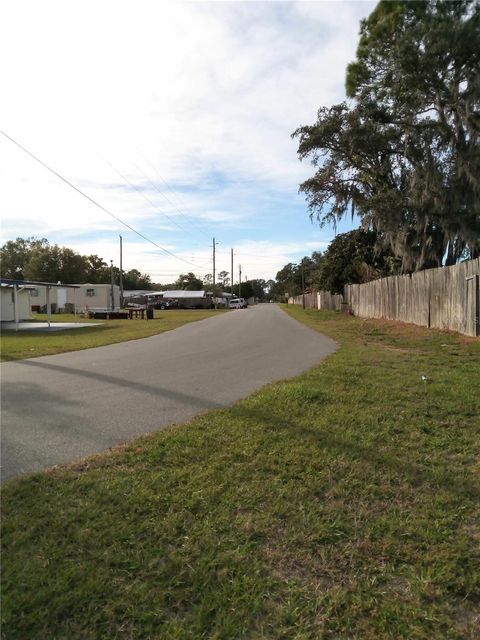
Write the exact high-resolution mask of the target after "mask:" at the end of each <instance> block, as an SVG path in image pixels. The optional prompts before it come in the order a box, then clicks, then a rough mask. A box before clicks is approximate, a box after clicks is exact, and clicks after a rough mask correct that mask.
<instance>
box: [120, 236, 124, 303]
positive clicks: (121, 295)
mask: <svg viewBox="0 0 480 640" xmlns="http://www.w3.org/2000/svg"><path fill="white" fill-rule="evenodd" d="M119 238H120V308H122V307H123V268H122V264H123V260H122V257H123V252H122V236H119Z"/></svg>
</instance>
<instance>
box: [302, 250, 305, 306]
mask: <svg viewBox="0 0 480 640" xmlns="http://www.w3.org/2000/svg"><path fill="white" fill-rule="evenodd" d="M302 309H305V272H304V268H303V260H302Z"/></svg>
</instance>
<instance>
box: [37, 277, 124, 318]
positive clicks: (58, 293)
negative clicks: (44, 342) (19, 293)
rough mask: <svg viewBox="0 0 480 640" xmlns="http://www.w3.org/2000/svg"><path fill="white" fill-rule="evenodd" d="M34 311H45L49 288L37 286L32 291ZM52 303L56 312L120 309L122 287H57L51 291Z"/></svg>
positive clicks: (104, 285) (85, 285)
mask: <svg viewBox="0 0 480 640" xmlns="http://www.w3.org/2000/svg"><path fill="white" fill-rule="evenodd" d="M31 295H32V297H31V304H32V310H33V311H43V310H44V308H45V307H46V304H47V287H46V286H42V285H40V284H38V285H35V287H34V290H33V291H32V294H31ZM50 303H51V304H52V310H54V312H62V311H66V312H70V313H72V312H73V311H74V310H76V311H79V312H85V311H87V309H105V310H110V309H112V307H113V309H116V310H118V309H120V287H119V286H118V285H116V284H115V285H113V305H112V285H111V284H90V283H86V284H79V285H75V288H71V287H62V286H61V285H58V286H56V287H55V288H52V289H51V290H50Z"/></svg>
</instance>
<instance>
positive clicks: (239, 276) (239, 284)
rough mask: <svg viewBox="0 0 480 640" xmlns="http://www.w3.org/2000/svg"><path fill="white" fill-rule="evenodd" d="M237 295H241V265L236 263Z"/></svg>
mask: <svg viewBox="0 0 480 640" xmlns="http://www.w3.org/2000/svg"><path fill="white" fill-rule="evenodd" d="M238 297H239V298H241V297H242V265H241V264H239V265H238Z"/></svg>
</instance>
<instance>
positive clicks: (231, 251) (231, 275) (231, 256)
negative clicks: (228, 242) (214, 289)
mask: <svg viewBox="0 0 480 640" xmlns="http://www.w3.org/2000/svg"><path fill="white" fill-rule="evenodd" d="M230 259H231V262H232V264H231V271H230V277H231V279H232V280H231V282H230V285H231V289H232V295H233V249H230Z"/></svg>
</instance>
